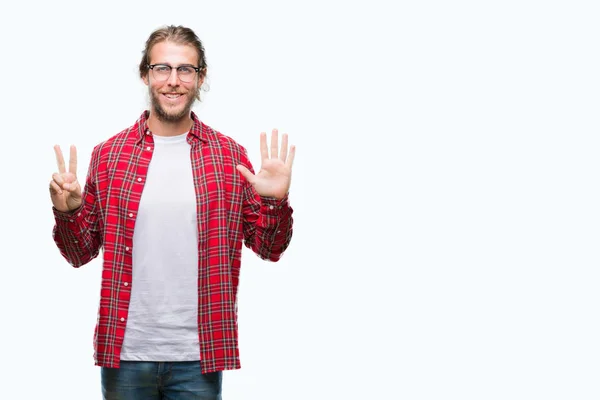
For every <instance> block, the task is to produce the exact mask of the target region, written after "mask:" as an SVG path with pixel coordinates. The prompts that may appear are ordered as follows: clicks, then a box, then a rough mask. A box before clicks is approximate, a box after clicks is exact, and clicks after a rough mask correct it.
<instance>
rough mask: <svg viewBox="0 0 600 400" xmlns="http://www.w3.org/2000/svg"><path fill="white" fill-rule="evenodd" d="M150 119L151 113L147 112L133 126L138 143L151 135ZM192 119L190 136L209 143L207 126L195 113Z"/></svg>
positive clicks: (192, 113)
mask: <svg viewBox="0 0 600 400" xmlns="http://www.w3.org/2000/svg"><path fill="white" fill-rule="evenodd" d="M149 117H150V111H148V110H145V111H144V112H143V113H142V115H141V116H140V117H139V118H138V120H137V121H136V123H135V125H134V126H133V129H134V130H137V142H138V143H139V142H142V141H143V140H144V136H145V135H146V134H149V133H150V129H148V118H149ZM191 117H192V120H193V121H194V123H193V125H192V128H191V129H190V131H189V133H188V134H189V135H191V137H192V139H193V140H201V141H202V142H208V134H207V126H206V125H204V124H203V123H202V121H200V119H199V118H198V116H197V115H196V114H195V113H194V112H193V111H192V112H191Z"/></svg>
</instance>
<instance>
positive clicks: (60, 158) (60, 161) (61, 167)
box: [54, 145, 67, 174]
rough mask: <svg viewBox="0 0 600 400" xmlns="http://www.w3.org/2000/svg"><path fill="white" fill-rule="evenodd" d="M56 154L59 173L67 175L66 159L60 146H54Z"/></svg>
mask: <svg viewBox="0 0 600 400" xmlns="http://www.w3.org/2000/svg"><path fill="white" fill-rule="evenodd" d="M54 154H56V164H58V172H60V173H61V174H62V173H65V172H67V171H66V170H65V159H64V157H63V154H62V151H61V150H60V146H59V145H55V146H54Z"/></svg>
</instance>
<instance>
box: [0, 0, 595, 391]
mask: <svg viewBox="0 0 600 400" xmlns="http://www.w3.org/2000/svg"><path fill="white" fill-rule="evenodd" d="M599 11H600V10H599V8H598V5H597V2H594V1H577V0H570V1H532V0H519V1H511V0H509V1H506V0H505V1H465V0H459V1H452V2H448V1H439V0H438V1H432V0H429V1H427V0H425V1H400V2H391V1H390V2H387V1H379V0H371V1H364V0H363V1H344V2H342V1H327V0H322V1H301V2H300V1H298V2H286V1H265V0H256V1H252V2H246V1H218V2H217V1H178V2H165V1H153V0H152V1H144V2H140V1H136V2H125V1H121V2H111V1H104V2H95V3H93V4H89V3H88V2H77V3H76V2H72V3H70V2H66V1H53V2H41V1H38V2H31V1H29V2H28V1H23V2H18V3H17V2H13V3H12V4H10V5H4V6H2V12H1V13H0V40H1V44H2V46H1V47H0V57H1V59H0V74H1V75H0V76H1V78H2V83H1V84H0V90H1V96H0V99H1V102H0V106H1V107H0V115H1V119H0V121H1V125H0V126H1V133H2V137H1V142H0V167H1V169H0V170H1V171H2V175H1V178H2V179H1V182H2V192H1V196H0V201H1V202H2V204H1V205H2V212H1V213H0V226H1V227H2V228H1V229H0V235H1V241H0V257H1V259H0V265H1V266H2V273H1V275H0V300H1V302H0V307H1V309H0V311H1V314H0V315H1V316H2V325H1V327H0V354H1V355H2V359H1V363H0V365H1V367H0V371H1V373H0V383H1V386H2V395H1V397H2V398H6V399H42V398H43V399H46V398H60V399H61V400H69V399H76V400H81V399H90V400H94V399H100V398H101V395H100V370H99V368H98V367H95V366H94V365H93V359H92V354H93V349H92V337H93V330H94V324H95V322H96V312H97V308H98V300H99V290H100V273H101V268H102V266H101V263H100V261H99V260H98V259H96V260H94V261H92V262H90V263H89V264H88V265H86V266H84V267H82V268H80V269H73V268H71V267H70V266H69V264H68V263H67V262H66V261H65V260H63V259H62V258H61V256H60V254H59V252H58V250H57V248H56V246H55V244H54V242H53V241H52V236H51V231H52V227H53V224H54V221H53V217H52V212H51V203H50V199H49V194H48V183H49V181H50V178H51V175H52V173H53V172H55V170H56V163H55V158H54V152H53V149H52V147H53V145H55V144H59V145H61V147H62V148H63V149H64V150H65V151H66V150H67V149H68V146H69V145H70V144H75V145H77V148H78V150H79V160H80V161H79V172H78V173H79V176H81V177H83V176H85V174H86V173H87V167H88V162H89V157H90V154H91V151H92V148H93V147H94V146H95V145H96V144H97V143H99V142H101V141H103V140H105V139H107V138H108V137H110V136H112V135H114V134H116V133H117V132H119V131H121V130H122V129H124V128H126V127H128V126H130V125H132V124H133V123H134V122H135V120H136V119H137V118H138V117H139V115H140V114H141V113H142V111H143V110H144V109H145V108H146V107H147V106H148V97H147V91H146V87H145V86H144V85H143V83H142V82H141V80H140V79H139V77H138V76H137V72H136V71H137V65H138V63H139V61H140V57H141V52H142V49H143V47H144V42H145V40H146V38H147V37H148V35H149V34H150V33H151V31H152V30H154V29H155V28H157V27H160V26H162V25H165V24H182V25H186V26H189V27H191V28H193V29H194V30H195V31H196V33H197V34H198V35H199V37H200V38H201V40H202V41H203V43H204V45H205V49H206V55H207V61H208V65H209V70H208V83H209V84H210V91H209V92H207V93H204V95H203V101H202V102H201V103H197V104H196V106H195V107H194V110H195V111H196V112H197V113H198V115H199V116H200V118H201V119H202V120H203V121H204V122H205V123H207V124H208V125H210V126H212V127H213V128H215V129H217V130H219V131H221V132H223V133H225V134H227V135H229V136H231V137H233V138H234V139H235V140H237V141H238V142H240V143H241V144H243V145H244V146H246V147H247V148H248V151H249V154H250V158H251V160H252V162H253V164H254V166H255V167H256V168H258V167H259V166H260V160H259V155H260V153H259V149H258V144H259V134H260V132H261V131H267V132H268V131H270V130H271V129H272V128H279V130H280V132H286V133H288V134H289V136H290V142H291V143H293V144H295V145H296V146H297V155H296V160H295V163H294V175H293V181H292V188H291V193H290V196H291V203H292V206H293V207H294V210H295V212H294V217H295V225H294V228H295V230H294V237H293V239H292V243H291V246H290V247H289V249H288V251H287V252H286V253H285V255H284V256H283V258H282V259H281V261H280V262H278V263H268V262H264V261H262V260H260V259H259V258H258V257H256V256H255V255H253V254H252V253H251V252H249V251H244V254H243V261H242V273H241V283H240V289H239V332H240V350H241V363H242V369H240V370H237V371H227V372H225V374H224V383H223V394H224V399H225V400H237V399H244V400H253V399H257V400H258V399H261V400H267V399H278V400H295V399H328V400H329V399H402V400H422V399H423V400H424V399H428V400H429V399H435V400H440V399H460V400H467V399H473V400H475V399H476V400H481V399H485V400H492V399H501V400H506V399H511V400H517V399H524V400H525V399H526V400H531V399H544V400H548V399H569V400H572V399H577V400H586V399H598V398H600V386H599V385H598V376H599V374H600V362H599V360H600V340H599V338H600V323H599V319H598V315H599V309H600V291H599V290H598V287H599V279H600V272H599V261H600V257H599V252H598V243H600V212H599V210H600V207H599V205H600V191H599V190H598V174H599V172H600V169H599V167H600V161H599V157H598V152H599V144H600V136H599V118H598V117H599V110H600V90H599V89H600V74H599V71H600V52H599V51H598V43H599V41H598V38H600V24H598V20H599V17H600V15H599Z"/></svg>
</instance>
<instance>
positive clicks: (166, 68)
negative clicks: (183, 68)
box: [154, 65, 171, 73]
mask: <svg viewBox="0 0 600 400" xmlns="http://www.w3.org/2000/svg"><path fill="white" fill-rule="evenodd" d="M154 70H155V71H156V72H159V73H163V72H170V71H171V67H169V66H168V65H155V66H154Z"/></svg>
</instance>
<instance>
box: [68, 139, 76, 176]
mask: <svg viewBox="0 0 600 400" xmlns="http://www.w3.org/2000/svg"><path fill="white" fill-rule="evenodd" d="M69 172H70V173H72V174H73V175H77V149H76V148H75V146H74V145H71V153H70V154H69Z"/></svg>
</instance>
